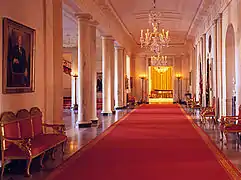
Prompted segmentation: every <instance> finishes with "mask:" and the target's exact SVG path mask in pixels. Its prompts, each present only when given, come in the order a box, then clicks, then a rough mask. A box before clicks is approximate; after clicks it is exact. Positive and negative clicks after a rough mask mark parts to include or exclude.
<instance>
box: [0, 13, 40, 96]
mask: <svg viewBox="0 0 241 180" xmlns="http://www.w3.org/2000/svg"><path fill="white" fill-rule="evenodd" d="M35 34H36V31H35V30H34V29H32V28H30V27H27V26H25V25H23V24H20V23H18V22H16V21H13V20H11V19H8V18H6V17H4V18H3V63H2V64H3V66H2V67H3V75H2V77H3V81H2V83H3V90H2V91H3V93H4V94H8V93H29V92H34V91H35V89H34V87H35V77H34V63H35V55H34V52H35Z"/></svg>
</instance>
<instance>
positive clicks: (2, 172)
mask: <svg viewBox="0 0 241 180" xmlns="http://www.w3.org/2000/svg"><path fill="white" fill-rule="evenodd" d="M4 169H5V160H4V158H3V159H2V171H1V177H3V174H4Z"/></svg>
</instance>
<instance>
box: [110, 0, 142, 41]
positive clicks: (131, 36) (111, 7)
mask: <svg viewBox="0 0 241 180" xmlns="http://www.w3.org/2000/svg"><path fill="white" fill-rule="evenodd" d="M106 2H107V5H108V6H109V7H110V9H111V11H112V13H113V14H114V16H115V17H116V19H117V20H118V21H119V23H120V24H121V26H122V28H123V29H124V31H125V32H126V33H127V34H128V35H129V36H130V38H131V39H132V40H133V42H134V43H136V44H138V43H137V42H136V40H135V38H134V36H133V35H132V33H131V32H130V31H129V29H128V28H127V27H126V25H125V23H124V22H123V21H122V19H121V18H120V16H119V15H118V13H117V12H116V10H115V8H114V6H113V5H112V3H111V2H110V0H106Z"/></svg>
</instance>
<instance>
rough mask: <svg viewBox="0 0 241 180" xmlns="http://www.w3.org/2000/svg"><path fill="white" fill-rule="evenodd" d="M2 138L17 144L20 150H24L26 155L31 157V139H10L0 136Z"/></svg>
mask: <svg viewBox="0 0 241 180" xmlns="http://www.w3.org/2000/svg"><path fill="white" fill-rule="evenodd" d="M2 139H3V140H5V141H7V142H10V143H13V144H15V145H17V146H18V147H19V148H20V149H21V150H22V151H24V152H25V153H26V154H27V155H28V157H32V152H31V139H30V138H27V139H12V138H6V137H4V136H3V137H2Z"/></svg>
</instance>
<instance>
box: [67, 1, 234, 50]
mask: <svg viewBox="0 0 241 180" xmlns="http://www.w3.org/2000/svg"><path fill="white" fill-rule="evenodd" d="M229 1H231V0H168V1H167V0H156V6H157V9H158V10H159V11H161V12H162V24H161V26H162V27H163V28H165V29H168V30H170V38H171V43H170V45H171V47H172V48H177V49H183V48H185V47H184V45H185V44H186V41H187V40H188V39H191V38H193V37H194V36H198V35H199V33H200V32H201V33H203V32H205V30H206V29H208V28H209V27H210V26H211V24H212V23H213V21H214V19H215V18H216V17H217V16H218V14H219V12H220V11H222V9H223V8H225V6H226V5H227V4H228V3H229ZM63 2H64V3H63V9H64V11H63V28H64V46H65V47H75V46H76V45H77V23H76V19H75V18H74V13H77V12H87V13H91V14H92V16H93V19H95V20H97V21H98V22H99V26H98V29H99V31H98V32H97V37H98V36H100V34H102V35H112V36H113V37H114V38H115V39H116V41H118V43H119V44H120V45H122V46H124V47H125V48H126V50H127V52H133V51H135V52H139V51H140V49H139V36H140V30H141V29H145V28H148V11H149V10H150V9H151V8H152V2H153V0H63ZM97 46H98V47H100V40H98V39H97ZM180 46H181V47H180ZM170 51H172V50H171V49H169V50H168V52H170ZM182 53H183V52H182Z"/></svg>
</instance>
